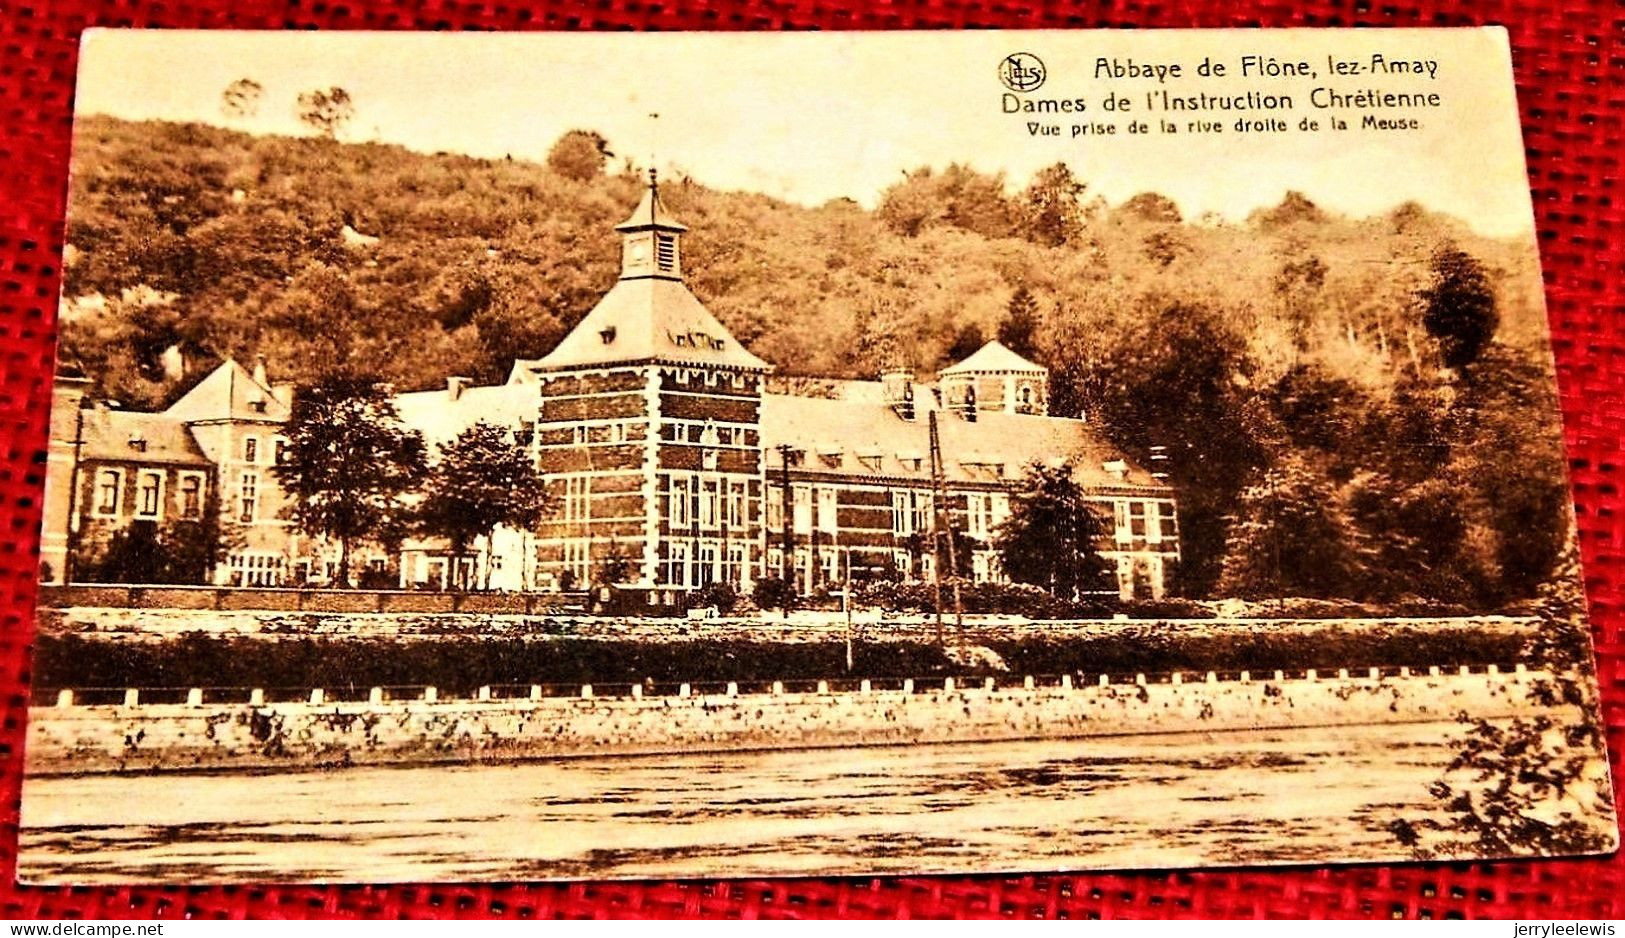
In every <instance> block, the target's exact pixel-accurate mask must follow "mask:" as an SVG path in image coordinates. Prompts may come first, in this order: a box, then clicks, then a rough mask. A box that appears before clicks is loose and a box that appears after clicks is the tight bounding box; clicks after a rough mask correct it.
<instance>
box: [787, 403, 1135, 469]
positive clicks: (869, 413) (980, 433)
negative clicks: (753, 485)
mask: <svg viewBox="0 0 1625 938" xmlns="http://www.w3.org/2000/svg"><path fill="white" fill-rule="evenodd" d="M937 433H938V437H939V439H940V440H941V443H942V453H943V469H944V472H943V476H944V479H945V480H946V481H948V482H966V483H971V482H982V483H996V482H1011V481H1014V480H1016V479H1019V478H1021V476H1022V474H1023V473H1024V472H1025V471H1026V467H1027V465H1028V464H1029V463H1032V462H1035V461H1036V462H1039V463H1046V464H1048V463H1052V462H1053V461H1056V460H1063V459H1065V460H1070V461H1071V462H1072V464H1073V467H1074V477H1075V478H1076V479H1077V480H1078V482H1079V483H1080V484H1082V485H1084V486H1086V487H1089V488H1095V489H1106V488H1122V487H1126V486H1131V487H1137V488H1155V489H1166V488H1167V486H1166V485H1165V483H1163V482H1161V481H1159V480H1157V479H1154V478H1152V477H1151V474H1150V473H1149V472H1147V471H1146V470H1145V469H1143V468H1141V467H1139V466H1136V465H1134V464H1132V463H1128V462H1127V461H1126V460H1124V459H1123V456H1122V454H1121V453H1119V452H1118V451H1117V450H1116V449H1115V448H1113V447H1112V446H1111V445H1110V444H1108V443H1106V442H1105V441H1104V440H1101V439H1100V438H1099V437H1098V436H1096V435H1095V433H1094V430H1093V428H1092V427H1090V426H1089V425H1088V424H1086V423H1084V422H1083V421H1081V420H1072V419H1068V418H1065V417H1045V416H1039V415H1034V414H1010V413H1003V412H992V413H988V412H984V413H981V414H979V415H978V417H977V419H976V420H975V421H967V420H965V419H963V418H961V417H959V416H956V415H953V414H950V413H947V412H939V413H938V416H937ZM761 434H762V449H763V451H764V455H765V456H766V458H767V460H768V464H769V466H777V465H778V464H779V462H778V459H779V457H778V453H777V452H776V451H775V448H776V447H777V446H779V445H780V444H781V443H782V444H788V445H790V446H793V447H795V448H796V449H799V450H802V451H803V452H804V453H805V454H806V455H805V456H804V457H803V462H802V464H801V465H800V466H799V467H793V468H794V469H796V470H799V471H804V472H816V473H823V474H832V475H837V476H848V477H860V476H868V477H873V476H885V477H891V478H898V479H907V480H910V481H915V482H924V481H927V480H929V479H930V477H931V468H930V454H931V439H930V429H929V426H928V423H927V421H926V418H925V417H924V415H923V414H922V415H921V417H920V419H918V420H912V421H909V420H903V419H902V418H901V417H899V416H897V414H896V413H894V412H893V411H892V410H891V408H889V407H887V406H885V405H884V404H870V403H862V402H856V401H849V400H829V399H826V398H813V397H792V396H789V395H783V394H767V395H763V397H762V417H761ZM836 453H839V454H840V456H839V459H838V460H834V459H827V458H825V457H826V455H833V454H836ZM915 459H918V460H919V463H918V468H915V466H914V464H913V460H915ZM1117 461H1122V462H1123V463H1124V469H1125V475H1124V477H1123V478H1121V479H1119V478H1117V476H1116V475H1114V474H1113V473H1111V472H1109V471H1107V470H1106V468H1105V464H1107V463H1111V462H1117Z"/></svg>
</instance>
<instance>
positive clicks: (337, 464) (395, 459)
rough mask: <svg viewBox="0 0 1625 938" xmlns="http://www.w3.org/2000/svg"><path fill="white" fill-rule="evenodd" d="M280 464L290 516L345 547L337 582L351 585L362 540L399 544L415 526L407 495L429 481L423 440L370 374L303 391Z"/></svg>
mask: <svg viewBox="0 0 1625 938" xmlns="http://www.w3.org/2000/svg"><path fill="white" fill-rule="evenodd" d="M283 432H284V433H285V434H286V435H287V438H288V446H287V449H286V451H285V458H284V460H283V461H282V462H280V463H278V464H277V465H276V467H275V470H274V471H275V472H276V475H277V479H278V481H279V482H281V484H282V488H283V490H284V491H285V492H286V493H287V495H288V499H289V508H288V510H289V518H290V519H291V520H292V521H294V522H295V523H296V524H298V526H299V528H300V530H302V531H304V532H305V533H306V534H309V535H311V536H312V537H328V538H332V539H334V540H336V541H338V542H339V571H338V583H339V585H345V586H347V585H349V583H350V547H351V545H352V544H354V543H355V542H356V541H358V540H363V539H370V540H374V541H378V542H380V543H383V544H386V545H387V544H391V543H396V542H398V541H399V539H400V537H401V536H402V535H403V534H404V533H405V531H406V528H407V526H408V524H409V520H410V519H409V514H408V509H407V506H406V502H405V499H404V496H405V495H406V493H408V492H411V491H414V490H416V489H417V488H418V487H419V486H420V484H421V483H422V481H423V474H424V471H425V455H424V447H423V438H422V437H421V436H420V435H419V434H418V433H417V432H416V431H414V430H408V429H407V428H406V427H404V426H403V425H402V424H401V422H400V417H399V415H398V414H397V413H396V410H395V403H394V401H393V399H392V398H391V397H390V394H389V392H388V390H387V389H386V388H385V387H384V386H383V385H382V384H381V383H380V382H379V381H378V380H377V379H375V378H372V377H370V376H365V375H335V376H333V377H330V378H329V379H328V380H326V381H324V382H322V383H321V384H318V385H315V386H312V387H307V388H302V389H301V390H300V391H299V392H298V393H297V394H296V395H295V397H294V405H293V414H292V416H291V417H290V418H289V420H288V423H287V425H286V427H285V429H284V431H283Z"/></svg>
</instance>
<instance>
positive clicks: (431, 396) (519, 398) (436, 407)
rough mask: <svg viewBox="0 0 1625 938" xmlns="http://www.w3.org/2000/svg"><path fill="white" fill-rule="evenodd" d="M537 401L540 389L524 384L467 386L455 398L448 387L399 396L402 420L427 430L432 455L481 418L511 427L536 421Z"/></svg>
mask: <svg viewBox="0 0 1625 938" xmlns="http://www.w3.org/2000/svg"><path fill="white" fill-rule="evenodd" d="M536 402H537V396H536V389H535V388H534V387H531V386H529V385H523V384H497V385H480V386H476V387H467V388H464V389H463V392H462V394H460V395H458V397H457V400H455V401H454V400H452V399H451V394H450V393H449V392H448V391H447V390H446V389H445V388H440V389H437V390H434V391H413V392H410V393H407V394H397V395H396V396H395V408H396V410H397V411H398V412H399V413H400V416H401V422H402V423H404V424H405V425H406V426H408V427H410V428H411V429H413V430H416V431H418V432H419V433H421V434H423V442H424V443H425V444H427V445H428V448H429V454H430V455H431V456H437V455H438V451H437V450H436V448H435V447H436V446H437V445H438V444H440V443H448V442H450V441H452V440H454V439H456V438H457V435H458V434H460V433H462V432H463V431H464V430H467V429H468V428H469V427H472V426H473V425H474V424H476V423H478V422H479V421H481V420H483V421H485V422H486V423H489V424H494V425H496V426H499V427H510V428H517V427H518V426H519V424H520V422H521V421H524V420H530V421H534V420H535V419H536Z"/></svg>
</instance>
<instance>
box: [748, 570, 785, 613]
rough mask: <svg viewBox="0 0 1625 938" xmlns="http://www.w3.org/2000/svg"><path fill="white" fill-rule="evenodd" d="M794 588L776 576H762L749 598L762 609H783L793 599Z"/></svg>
mask: <svg viewBox="0 0 1625 938" xmlns="http://www.w3.org/2000/svg"><path fill="white" fill-rule="evenodd" d="M795 595H796V591H795V587H793V586H791V585H790V584H789V583H787V582H785V581H784V580H783V579H780V578H779V577H776V576H764V577H762V578H761V579H760V580H757V581H756V586H755V587H753V588H752V590H751V594H750V598H751V599H752V600H754V601H755V602H756V605H757V606H760V607H761V608H763V609H783V608H784V607H785V606H786V605H787V604H788V603H790V602H791V601H792V600H794V599H795Z"/></svg>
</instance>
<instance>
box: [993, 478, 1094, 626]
mask: <svg viewBox="0 0 1625 938" xmlns="http://www.w3.org/2000/svg"><path fill="white" fill-rule="evenodd" d="M1108 533H1109V528H1108V526H1107V522H1106V519H1105V518H1104V517H1103V516H1102V514H1101V513H1100V509H1099V508H1097V507H1096V506H1095V505H1094V504H1093V503H1091V502H1089V501H1087V500H1086V499H1085V498H1084V493H1083V489H1082V488H1081V487H1080V486H1079V485H1078V483H1077V482H1076V481H1074V480H1073V467H1072V466H1071V465H1070V464H1068V463H1061V464H1059V465H1055V466H1045V465H1039V464H1037V463H1035V464H1033V465H1031V466H1028V467H1027V473H1026V476H1025V477H1024V478H1023V479H1022V481H1021V483H1020V484H1019V485H1018V487H1017V489H1016V491H1015V492H1014V493H1013V494H1012V496H1011V498H1010V516H1009V517H1008V518H1007V519H1005V522H1004V524H1003V525H1002V526H1001V527H1000V529H999V530H998V531H997V532H995V534H994V542H993V546H994V547H995V549H997V550H998V552H999V563H1000V566H1001V567H1002V568H1003V569H1004V571H1005V573H1006V574H1007V575H1008V576H1009V577H1010V579H1012V580H1014V581H1016V582H1018V583H1030V584H1032V585H1034V586H1038V587H1041V588H1043V589H1045V590H1047V591H1049V593H1050V594H1051V595H1053V596H1056V597H1058V598H1060V599H1063V600H1073V599H1078V598H1080V597H1081V596H1083V595H1085V594H1087V593H1091V592H1096V591H1099V590H1101V589H1106V588H1108V587H1109V586H1110V583H1109V581H1108V580H1107V578H1106V562H1105V561H1104V560H1102V559H1101V557H1100V554H1099V553H1098V552H1097V545H1098V544H1099V543H1100V540H1101V538H1102V537H1104V536H1106V535H1107V534H1108Z"/></svg>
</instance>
